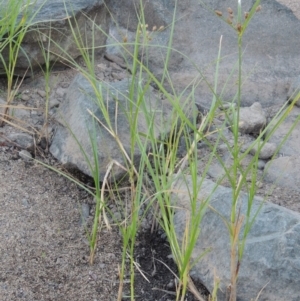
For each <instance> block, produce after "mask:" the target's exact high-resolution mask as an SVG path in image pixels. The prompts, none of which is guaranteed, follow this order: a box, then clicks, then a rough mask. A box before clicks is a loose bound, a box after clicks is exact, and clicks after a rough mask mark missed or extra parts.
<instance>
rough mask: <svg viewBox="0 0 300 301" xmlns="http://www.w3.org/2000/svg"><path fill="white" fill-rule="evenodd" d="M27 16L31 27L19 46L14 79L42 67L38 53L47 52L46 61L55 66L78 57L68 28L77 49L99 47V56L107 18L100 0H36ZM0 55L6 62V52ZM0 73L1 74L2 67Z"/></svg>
mask: <svg viewBox="0 0 300 301" xmlns="http://www.w3.org/2000/svg"><path fill="white" fill-rule="evenodd" d="M7 1H9V0H6V1H3V3H1V4H3V5H5V2H7ZM29 13H30V17H29V18H28V22H30V24H31V23H32V25H31V26H30V27H29V30H28V32H27V33H26V35H25V37H24V39H23V42H22V45H21V47H22V51H20V52H19V56H18V60H17V63H16V68H15V74H16V75H24V74H25V73H26V72H28V71H30V70H28V67H29V66H30V68H31V70H33V71H34V70H37V69H38V70H39V69H40V68H41V66H42V65H44V64H45V53H43V51H42V49H44V52H46V54H47V52H48V51H49V54H50V55H49V60H50V61H51V62H55V63H56V64H59V63H60V64H61V63H66V62H68V61H70V60H72V59H74V58H77V57H78V56H80V54H81V53H80V51H79V49H78V45H77V44H76V42H75V39H74V37H73V33H72V27H73V29H74V31H75V33H76V38H77V39H78V40H80V39H81V41H83V42H84V45H81V47H91V46H92V45H94V46H95V47H102V48H99V49H100V50H98V51H99V52H100V51H101V49H102V50H103V49H104V45H105V43H106V35H105V33H106V32H108V22H109V17H108V11H107V9H106V7H105V5H104V1H103V0H87V1H83V0H75V1H64V0H54V1H51V0H46V1H44V0H38V1H36V3H35V4H34V5H33V6H32V7H29ZM29 20H30V21H29ZM71 24H72V25H71ZM96 26H99V27H101V29H102V30H103V32H101V31H100V30H97V32H96V30H95V28H96ZM49 39H50V42H49ZM2 55H3V57H4V60H6V61H7V60H8V50H7V49H5V50H4V51H3V52H2ZM0 72H1V73H3V72H4V67H3V65H2V63H0ZM4 73H5V72H4ZM27 75H28V73H27Z"/></svg>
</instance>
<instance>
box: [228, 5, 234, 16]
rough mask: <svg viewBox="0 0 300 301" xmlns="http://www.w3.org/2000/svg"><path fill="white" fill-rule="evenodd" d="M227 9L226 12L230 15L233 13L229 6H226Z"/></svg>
mask: <svg viewBox="0 0 300 301" xmlns="http://www.w3.org/2000/svg"><path fill="white" fill-rule="evenodd" d="M227 11H228V13H229V14H230V15H232V14H233V10H232V8H231V7H228V8H227Z"/></svg>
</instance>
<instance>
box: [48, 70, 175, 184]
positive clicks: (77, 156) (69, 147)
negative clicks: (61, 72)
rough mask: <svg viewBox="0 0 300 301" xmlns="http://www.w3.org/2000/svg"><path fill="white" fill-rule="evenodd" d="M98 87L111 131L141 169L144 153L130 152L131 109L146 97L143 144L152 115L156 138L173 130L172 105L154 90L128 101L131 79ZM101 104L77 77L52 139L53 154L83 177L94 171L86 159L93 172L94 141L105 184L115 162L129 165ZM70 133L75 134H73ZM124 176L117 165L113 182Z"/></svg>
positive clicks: (140, 127)
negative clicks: (106, 174)
mask: <svg viewBox="0 0 300 301" xmlns="http://www.w3.org/2000/svg"><path fill="white" fill-rule="evenodd" d="M96 85H97V87H98V88H99V91H100V89H101V91H102V97H103V101H104V103H105V106H106V107H107V110H108V114H109V118H110V122H111V125H112V128H113V129H114V131H116V132H117V135H118V138H119V139H120V141H121V143H122V145H123V147H124V149H125V150H126V152H127V153H128V155H129V157H131V153H133V158H134V160H135V162H134V163H135V164H137V165H138V164H139V158H140V155H141V153H140V151H139V150H138V148H135V149H132V148H131V133H130V127H129V121H128V118H129V119H130V117H129V115H128V114H129V108H130V107H131V106H133V108H134V106H135V103H137V102H138V101H139V100H141V99H139V97H143V100H142V101H143V102H144V104H143V105H142V106H145V110H146V115H147V116H146V115H145V111H143V110H142V109H141V108H142V107H141V108H140V111H139V113H138V114H137V116H138V118H137V124H138V125H137V132H136V135H140V137H139V139H141V141H144V140H143V139H144V138H143V137H146V136H147V133H148V132H149V126H148V124H149V123H150V120H149V119H148V122H147V118H152V117H151V116H152V114H154V116H153V120H152V121H153V124H154V126H153V128H154V129H153V132H154V135H155V137H158V136H160V135H163V134H164V133H167V132H168V131H169V130H170V126H171V117H172V107H171V105H170V104H169V103H168V101H167V100H164V99H161V98H160V97H159V96H158V95H157V94H156V93H154V90H153V88H152V87H150V88H149V89H148V90H147V91H146V92H145V91H144V95H141V94H138V93H135V98H134V99H132V100H130V99H129V98H128V96H129V94H128V91H129V87H130V79H124V80H122V81H119V82H113V83H110V84H105V83H104V82H103V83H100V82H98V83H97V84H96ZM138 99H139V100H138ZM98 101H99V99H97V97H96V94H95V90H94V89H93V88H92V86H91V84H90V82H89V81H88V80H87V79H86V78H84V77H83V76H82V75H81V74H78V75H77V76H76V77H75V78H74V80H73V82H72V83H71V85H70V86H69V88H68V91H67V94H66V97H65V99H64V100H63V102H62V105H61V106H60V109H59V111H58V114H57V120H59V122H60V125H59V126H58V128H57V131H56V133H55V135H54V137H53V141H52V144H51V147H50V152H51V153H52V154H53V156H54V157H56V158H57V159H58V160H60V161H61V162H62V163H63V164H67V165H70V166H73V167H76V168H77V169H79V170H81V171H82V172H83V173H85V174H87V175H90V176H92V172H91V169H90V167H89V165H88V163H87V160H86V158H88V159H89V160H91V165H92V166H93V168H94V166H95V162H94V160H93V149H92V144H91V138H92V139H93V140H94V142H95V145H96V147H97V150H96V151H98V160H99V177H100V181H102V180H103V179H104V176H105V173H106V171H107V167H108V165H109V164H110V162H112V160H115V161H117V162H118V163H119V164H122V165H123V166H126V164H125V161H124V155H123V154H122V152H121V151H120V147H119V145H118V144H117V142H116V140H115V138H113V137H112V136H111V134H110V133H109V132H108V131H107V130H106V129H105V126H107V125H108V124H107V120H105V118H104V114H103V111H102V110H101V108H100V106H99V105H98V104H97V103H98ZM132 101H133V102H132ZM88 110H89V111H90V112H92V114H94V116H96V117H97V118H98V120H99V121H101V123H102V124H101V125H99V123H98V121H96V120H93V119H94V118H93V117H92V115H91V114H90V113H89V112H88ZM132 116H133V115H132ZM132 118H133V117H132ZM131 121H132V119H131ZM71 131H72V133H73V134H71ZM73 135H74V136H75V137H76V139H77V141H78V142H79V143H80V144H81V146H82V150H84V151H85V152H86V155H87V157H85V156H84V155H83V153H82V151H81V150H80V147H79V145H78V142H76V140H75V138H74V136H73ZM143 135H144V136H143ZM124 173H125V171H124V169H122V168H120V167H119V166H117V165H116V164H115V165H114V168H113V172H112V174H113V177H114V179H118V178H120V176H122V175H123V174H124Z"/></svg>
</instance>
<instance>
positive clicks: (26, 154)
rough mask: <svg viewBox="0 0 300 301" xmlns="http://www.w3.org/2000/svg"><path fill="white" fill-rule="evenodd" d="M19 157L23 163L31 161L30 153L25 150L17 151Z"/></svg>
mask: <svg viewBox="0 0 300 301" xmlns="http://www.w3.org/2000/svg"><path fill="white" fill-rule="evenodd" d="M19 157H20V158H22V159H23V160H24V161H31V160H32V155H31V153H30V152H28V151H27V150H25V149H22V150H21V151H19Z"/></svg>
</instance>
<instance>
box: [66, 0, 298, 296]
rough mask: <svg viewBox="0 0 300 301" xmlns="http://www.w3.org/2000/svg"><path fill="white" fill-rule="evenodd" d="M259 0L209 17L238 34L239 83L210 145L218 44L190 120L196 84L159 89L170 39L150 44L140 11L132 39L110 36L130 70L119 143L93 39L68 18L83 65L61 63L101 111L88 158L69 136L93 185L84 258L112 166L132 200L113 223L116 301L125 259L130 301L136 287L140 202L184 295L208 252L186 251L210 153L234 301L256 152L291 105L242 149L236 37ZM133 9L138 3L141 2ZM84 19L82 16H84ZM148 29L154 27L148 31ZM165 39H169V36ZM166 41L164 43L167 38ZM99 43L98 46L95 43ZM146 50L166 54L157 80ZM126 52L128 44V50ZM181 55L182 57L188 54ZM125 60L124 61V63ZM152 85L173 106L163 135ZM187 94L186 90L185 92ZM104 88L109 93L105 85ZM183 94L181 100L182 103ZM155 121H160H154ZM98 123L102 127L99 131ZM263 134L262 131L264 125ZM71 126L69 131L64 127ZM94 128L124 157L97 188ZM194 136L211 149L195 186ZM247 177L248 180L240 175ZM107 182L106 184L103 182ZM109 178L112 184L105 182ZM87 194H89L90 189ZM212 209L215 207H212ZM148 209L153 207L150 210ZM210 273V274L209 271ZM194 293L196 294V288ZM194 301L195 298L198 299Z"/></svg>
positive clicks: (217, 100)
mask: <svg viewBox="0 0 300 301" xmlns="http://www.w3.org/2000/svg"><path fill="white" fill-rule="evenodd" d="M259 4H260V1H259V0H257V1H256V2H255V3H254V5H253V7H252V9H251V11H250V12H248V13H247V14H245V15H242V13H241V11H242V10H241V2H240V1H239V2H238V14H237V17H236V19H234V16H233V12H231V11H228V13H229V19H225V18H223V17H222V13H220V12H216V14H217V15H218V16H219V17H220V18H222V19H223V20H224V21H225V22H226V23H227V24H229V26H231V27H232V28H233V30H234V31H235V32H236V34H237V47H238V54H239V56H238V62H237V69H238V80H237V83H238V85H237V93H236V97H235V98H234V99H233V103H236V106H234V105H233V103H232V105H231V106H230V107H229V109H228V110H226V111H225V117H226V118H225V121H224V124H223V125H222V126H220V128H219V129H217V130H216V131H215V132H216V133H217V139H216V142H215V143H213V144H212V143H211V142H210V140H209V139H208V137H209V135H210V134H211V133H210V132H209V131H208V130H207V129H208V128H209V125H210V124H211V123H212V121H213V119H214V118H215V117H216V114H217V113H216V112H217V108H218V107H223V102H222V95H218V94H217V88H218V75H219V74H218V70H219V63H220V62H221V60H222V58H221V43H220V48H219V54H218V59H217V65H216V73H215V82H214V84H213V85H211V84H210V83H209V82H208V81H207V80H206V78H205V76H204V74H203V73H202V71H201V70H199V68H197V67H196V66H195V68H197V70H198V71H199V75H200V76H199V78H200V81H205V82H206V83H207V85H208V86H209V88H210V89H211V92H212V105H211V108H210V109H209V111H208V113H207V115H205V116H202V119H201V121H200V122H199V121H198V120H197V116H195V115H192V116H188V114H187V111H188V109H189V106H190V105H191V104H195V98H194V91H195V88H196V86H197V84H198V83H199V82H196V83H191V84H190V85H189V86H188V87H186V89H184V91H182V93H180V94H176V93H175V89H173V94H172V95H171V94H169V93H168V92H167V91H166V89H165V88H164V84H163V82H164V80H165V79H166V80H167V81H169V82H168V83H169V85H170V86H171V87H173V85H172V82H171V81H170V76H169V72H168V61H169V57H170V53H171V51H176V50H174V49H172V44H168V45H167V46H165V47H164V46H161V45H155V44H151V43H150V39H149V32H148V31H147V24H145V23H146V22H145V16H144V13H143V10H141V14H140V15H139V16H138V19H139V24H138V26H137V30H136V36H135V39H134V41H125V42H124V41H123V42H120V41H116V42H115V44H114V45H112V46H119V48H120V49H122V50H123V51H124V53H125V55H124V56H125V57H129V58H130V60H129V61H131V62H132V64H131V65H128V69H129V70H131V73H132V74H133V76H132V77H130V79H129V80H128V94H127V95H123V97H125V98H126V101H127V105H126V110H125V106H123V107H121V104H119V102H118V99H116V102H115V106H116V111H118V110H123V111H122V112H123V113H125V114H126V116H127V120H128V125H129V132H130V141H129V147H128V145H124V143H123V142H122V141H121V139H120V137H119V135H118V131H117V128H116V123H115V122H113V121H112V120H111V117H110V115H109V111H108V107H107V103H106V98H105V97H106V95H104V94H103V93H102V92H103V87H102V84H101V83H100V82H99V81H98V80H97V76H96V72H95V53H94V51H95V49H97V48H98V47H97V46H96V45H94V43H92V45H87V42H86V41H85V40H84V39H83V38H82V37H81V35H79V34H78V25H77V24H76V22H75V26H74V24H71V22H70V25H71V28H72V31H73V38H74V40H75V42H76V44H77V47H78V49H80V52H81V56H82V58H83V60H84V63H85V67H82V66H80V65H79V64H78V63H77V62H76V61H75V60H74V59H73V58H71V57H69V56H68V55H67V54H64V60H66V61H67V62H68V64H69V65H70V66H73V67H74V68H76V69H77V70H79V72H81V73H82V74H83V75H84V76H85V77H86V78H87V80H88V81H89V82H90V84H91V86H92V87H93V90H94V92H95V99H94V101H95V102H96V103H97V105H98V106H99V109H100V110H101V113H102V115H103V120H99V119H98V118H97V117H96V116H95V115H94V114H93V112H90V115H91V119H92V120H93V123H94V130H92V131H90V141H91V146H92V151H93V155H92V158H89V156H88V154H86V152H85V150H84V148H83V147H82V146H81V145H80V141H78V140H77V139H76V135H75V134H73V136H74V139H75V140H76V141H77V143H78V145H79V146H80V149H81V151H82V152H83V154H84V157H85V159H86V161H87V162H88V164H89V166H90V168H91V171H92V175H93V177H94V183H95V192H93V195H94V196H95V198H96V214H95V217H94V223H93V227H92V230H91V233H90V234H89V236H88V237H89V240H90V252H91V256H90V262H91V263H93V260H94V256H95V252H96V246H97V237H98V235H99V233H98V230H99V223H100V221H101V219H102V217H103V218H104V219H105V220H106V225H107V227H109V223H108V222H107V213H109V212H108V211H107V206H106V202H107V197H106V195H105V193H104V191H105V190H106V189H107V188H108V187H111V188H112V190H114V191H116V190H118V189H120V188H121V187H120V184H119V182H118V181H115V182H114V181H111V180H113V179H114V178H113V173H112V170H113V166H114V165H118V166H119V167H120V168H123V169H124V170H125V171H126V173H127V175H128V179H129V186H130V195H131V198H130V201H131V210H130V213H128V214H127V213H126V214H125V217H124V220H123V222H118V224H119V227H120V230H121V233H122V237H123V252H122V264H121V269H120V287H119V294H118V300H121V299H122V292H123V278H124V275H125V269H126V258H127V257H129V258H130V267H129V269H130V275H131V276H130V277H131V281H130V299H131V300H134V299H135V288H134V274H135V271H136V266H135V263H134V246H135V239H136V235H137V233H138V229H139V227H140V224H141V221H142V218H143V216H144V214H145V213H143V214H141V208H142V207H144V206H145V204H146V211H147V210H150V208H151V207H152V205H153V206H154V208H159V210H158V211H157V214H156V216H155V219H156V221H157V223H158V224H159V225H160V226H161V227H162V229H163V230H164V232H165V233H166V236H167V239H168V242H169V244H170V248H171V251H172V255H173V258H174V261H175V262H176V264H177V266H178V271H179V282H178V288H177V295H176V300H184V296H185V293H186V291H187V290H188V289H189V290H191V291H192V290H193V285H192V281H191V279H190V277H189V273H190V271H191V269H192V268H193V267H194V265H195V264H196V263H197V261H198V260H201V258H202V256H205V253H206V252H208V251H209V250H206V251H205V252H203V254H201V256H199V258H197V259H196V260H193V259H192V253H193V250H194V248H195V245H196V242H197V239H198V237H199V235H200V229H201V222H202V217H203V215H204V213H205V211H206V210H207V208H208V207H210V204H209V200H210V198H207V199H206V200H205V201H203V202H199V200H198V194H199V191H200V189H201V183H202V181H204V178H205V175H206V173H207V171H208V168H209V166H210V164H211V163H212V160H213V159H214V158H217V160H219V162H220V163H221V165H222V166H223V168H224V170H225V175H224V178H226V179H228V181H229V183H230V185H231V188H232V191H233V193H232V195H233V196H232V206H231V212H230V219H229V220H228V219H227V218H225V217H223V216H220V218H222V219H223V221H224V223H225V224H226V226H227V228H228V231H229V234H230V250H231V252H230V254H231V256H230V259H229V260H230V262H231V283H230V301H234V300H236V297H237V278H238V272H239V269H240V268H242V264H241V263H242V257H243V252H244V248H245V244H246V239H247V235H248V233H249V231H250V229H251V226H252V224H253V223H254V221H255V217H256V216H257V214H258V212H255V213H254V214H253V212H252V210H251V209H252V204H253V199H254V196H255V192H256V183H257V168H258V167H257V162H258V153H259V151H260V150H261V149H262V147H263V146H264V145H265V143H266V142H267V141H268V139H269V138H270V136H271V135H272V133H273V132H274V131H275V130H276V128H277V127H278V126H279V124H280V123H282V121H283V120H284V118H285V117H286V116H287V114H288V113H289V111H290V110H291V108H292V106H293V103H292V104H291V105H290V106H289V107H288V108H287V109H286V110H283V114H282V115H280V118H279V119H277V121H276V123H275V124H272V128H271V129H270V127H271V126H267V128H266V129H265V130H263V131H262V132H261V134H260V135H259V136H258V137H257V139H256V140H255V141H254V142H253V143H252V145H251V146H249V148H248V149H247V150H246V151H245V152H243V153H241V147H240V142H239V110H240V107H241V98H242V59H243V58H242V53H243V52H242V51H243V50H242V41H243V36H244V33H245V30H246V29H247V27H248V25H249V22H250V21H251V19H252V18H253V16H254V14H255V13H256V12H258V11H259V9H260V5H259ZM140 6H141V7H143V5H142V1H141V3H140ZM175 14H176V10H175V11H174V17H173V22H172V24H171V26H170V32H171V37H172V36H173V32H174V28H175V23H176V19H175ZM87 18H88V17H87ZM90 21H91V24H92V29H93V32H94V34H96V33H97V31H98V30H99V32H101V33H102V34H107V33H104V32H103V30H102V29H101V27H100V26H98V25H97V24H94V23H93V22H92V20H90ZM153 31H154V30H153ZM170 41H171V42H172V38H171V39H170ZM171 42H170V43H171ZM101 47H103V46H101ZM151 47H161V48H162V49H163V50H165V51H166V54H167V55H166V59H165V65H164V67H163V74H164V76H163V80H161V81H160V80H158V79H157V78H156V77H155V76H154V75H153V73H152V72H151V71H150V70H149V69H148V67H147V66H146V64H145V63H143V62H145V61H147V49H148V48H151ZM129 49H133V50H132V51H130V50H129ZM187 59H188V58H187ZM129 61H128V62H129ZM230 76H233V73H232V74H231V75H230ZM151 83H154V84H155V85H156V87H158V90H159V92H160V93H162V94H163V95H164V97H165V98H166V99H167V101H168V102H169V104H171V106H172V114H171V115H170V116H171V118H170V120H168V123H169V125H170V132H169V133H162V134H161V135H160V136H159V137H157V135H156V125H155V117H157V115H159V114H161V112H159V111H158V110H153V111H151V110H150V111H149V108H148V107H147V97H146V95H147V91H148V90H149V89H150V84H151ZM187 91H190V92H187ZM111 92H114V91H113V89H111ZM183 99H184V100H183ZM141 115H142V116H143V118H144V119H145V121H146V123H147V131H145V132H142V133H141V132H139V129H138V118H139V116H141ZM161 120H162V119H161ZM99 126H100V128H101V129H99ZM228 127H230V129H231V131H232V133H233V137H234V143H233V147H231V145H230V144H229V142H228V141H227V140H226V137H225V136H224V135H223V131H222V129H224V128H228ZM268 129H269V131H268V132H267V130H268ZM70 130H71V129H70ZM97 131H107V132H108V133H109V134H110V136H111V137H112V138H113V139H114V140H115V141H116V143H117V145H118V147H119V150H120V152H121V153H122V156H123V162H122V163H121V162H116V161H115V160H113V159H111V162H110V164H109V165H108V166H107V170H106V173H105V177H104V179H102V185H100V178H99V174H100V170H99V162H98V145H97V143H96V136H97V134H98V132H97ZM182 137H184V143H185V147H186V152H185V155H184V156H183V158H181V159H179V158H178V155H177V153H178V148H179V145H180V143H181V140H182ZM199 141H204V142H205V143H206V144H207V145H208V146H209V147H210V150H211V153H210V155H209V158H208V160H207V164H206V166H205V169H204V172H203V173H202V175H201V181H200V184H199V175H198V170H197V160H198V154H197V143H198V142H199ZM220 142H222V143H225V144H226V145H227V148H228V150H229V151H230V152H231V155H232V157H233V164H232V166H230V167H227V166H226V164H225V162H224V161H223V160H222V158H221V157H220V156H219V155H218V153H217V147H218V145H219V143H220ZM255 146H257V149H258V151H257V154H256V155H255V156H254V157H253V162H252V164H249V166H248V167H247V168H246V169H245V168H242V167H241V161H242V160H243V159H244V158H245V156H246V155H247V154H249V153H250V150H251V149H252V148H253V147H255ZM136 149H138V150H139V153H140V160H139V164H138V165H136V164H135V154H136V153H135V150H136ZM186 174H189V175H190V176H191V179H192V189H191V190H190V191H189V198H190V209H189V212H188V213H187V221H186V228H185V231H184V234H183V236H182V237H179V236H178V233H177V232H176V227H175V221H174V215H175V213H176V211H177V210H186V209H183V208H178V206H177V204H176V203H174V201H173V197H172V196H173V194H176V184H177V181H178V180H179V179H181V178H184V177H185V175H186ZM249 175H250V178H251V181H250V183H249V182H248V181H247V179H248V178H249ZM149 176H150V179H151V182H152V185H153V191H149V189H148V188H147V187H146V185H145V181H146V178H147V177H149ZM109 179H110V181H109ZM111 182H114V184H111ZM219 183H221V181H219V182H217V183H216V188H217V186H218V185H219ZM242 191H246V192H247V193H248V195H249V199H248V210H247V214H246V216H245V217H244V216H241V215H240V214H239V206H238V199H239V195H240V193H241V192H242ZM89 192H90V193H91V191H90V190H89ZM116 195H117V197H118V198H119V199H120V201H122V194H119V193H116ZM212 209H213V210H215V211H216V212H217V208H212ZM154 212H156V211H155V210H154ZM216 274H217V272H216ZM215 282H216V287H215V289H214V291H213V292H212V300H216V298H217V297H216V296H217V288H218V286H219V280H218V277H217V275H216V281H215ZM195 295H196V292H195ZM197 298H198V299H199V300H201V296H198V297H197Z"/></svg>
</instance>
